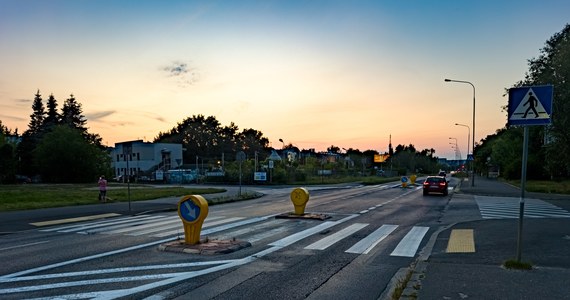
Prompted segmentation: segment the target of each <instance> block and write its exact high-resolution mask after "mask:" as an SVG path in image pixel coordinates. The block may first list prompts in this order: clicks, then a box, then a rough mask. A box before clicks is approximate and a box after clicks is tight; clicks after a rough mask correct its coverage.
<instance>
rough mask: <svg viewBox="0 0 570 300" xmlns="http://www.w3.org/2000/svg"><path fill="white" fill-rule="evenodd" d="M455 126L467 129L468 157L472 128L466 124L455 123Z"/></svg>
mask: <svg viewBox="0 0 570 300" xmlns="http://www.w3.org/2000/svg"><path fill="white" fill-rule="evenodd" d="M455 125H457V126H463V127H467V155H469V140H470V139H471V128H469V126H467V125H465V124H459V123H455ZM465 160H467V158H465Z"/></svg>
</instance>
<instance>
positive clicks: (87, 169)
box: [34, 125, 111, 183]
mask: <svg viewBox="0 0 570 300" xmlns="http://www.w3.org/2000/svg"><path fill="white" fill-rule="evenodd" d="M34 157H35V162H36V165H37V166H39V167H38V170H39V172H40V174H41V175H42V179H43V180H44V181H46V182H59V183H61V182H90V181H94V180H95V179H96V178H97V177H98V176H100V175H101V174H108V173H109V167H110V165H111V164H110V163H111V162H110V157H109V155H108V154H107V153H106V152H104V151H102V150H101V149H99V148H98V147H97V146H96V145H94V144H92V143H90V142H89V141H86V140H85V138H84V137H83V135H82V132H81V131H80V130H78V129H76V128H71V127H69V126H64V125H57V126H55V127H54V128H53V129H52V130H51V131H50V132H48V133H46V134H45V136H44V138H43V139H42V140H41V142H40V143H39V144H38V146H37V148H36V149H35V150H34Z"/></svg>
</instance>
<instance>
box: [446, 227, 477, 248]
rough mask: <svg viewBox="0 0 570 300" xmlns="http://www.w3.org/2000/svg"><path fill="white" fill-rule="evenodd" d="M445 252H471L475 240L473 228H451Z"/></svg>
mask: <svg viewBox="0 0 570 300" xmlns="http://www.w3.org/2000/svg"><path fill="white" fill-rule="evenodd" d="M446 252H447V253H473V252H475V240H474V238H473V229H453V230H451V235H450V236H449V242H448V243H447V250H446Z"/></svg>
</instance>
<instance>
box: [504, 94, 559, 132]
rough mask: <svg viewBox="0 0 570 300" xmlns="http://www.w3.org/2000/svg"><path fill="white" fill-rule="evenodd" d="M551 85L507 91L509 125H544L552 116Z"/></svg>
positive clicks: (548, 122)
mask: <svg viewBox="0 0 570 300" xmlns="http://www.w3.org/2000/svg"><path fill="white" fill-rule="evenodd" d="M552 94H553V87H552V85H545V86H527V87H520V88H512V89H509V109H508V112H509V118H508V124H509V125H546V124H550V122H551V116H552Z"/></svg>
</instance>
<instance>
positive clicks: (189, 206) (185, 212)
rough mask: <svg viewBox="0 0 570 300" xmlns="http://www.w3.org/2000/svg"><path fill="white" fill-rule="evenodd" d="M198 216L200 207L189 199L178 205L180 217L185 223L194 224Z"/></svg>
mask: <svg viewBox="0 0 570 300" xmlns="http://www.w3.org/2000/svg"><path fill="white" fill-rule="evenodd" d="M199 215H200V207H199V206H198V205H196V204H195V203H194V201H192V200H191V199H188V200H187V201H184V202H183V203H182V205H180V216H181V217H182V218H184V220H185V221H187V222H194V221H195V220H196V219H197V218H198V216H199Z"/></svg>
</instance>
